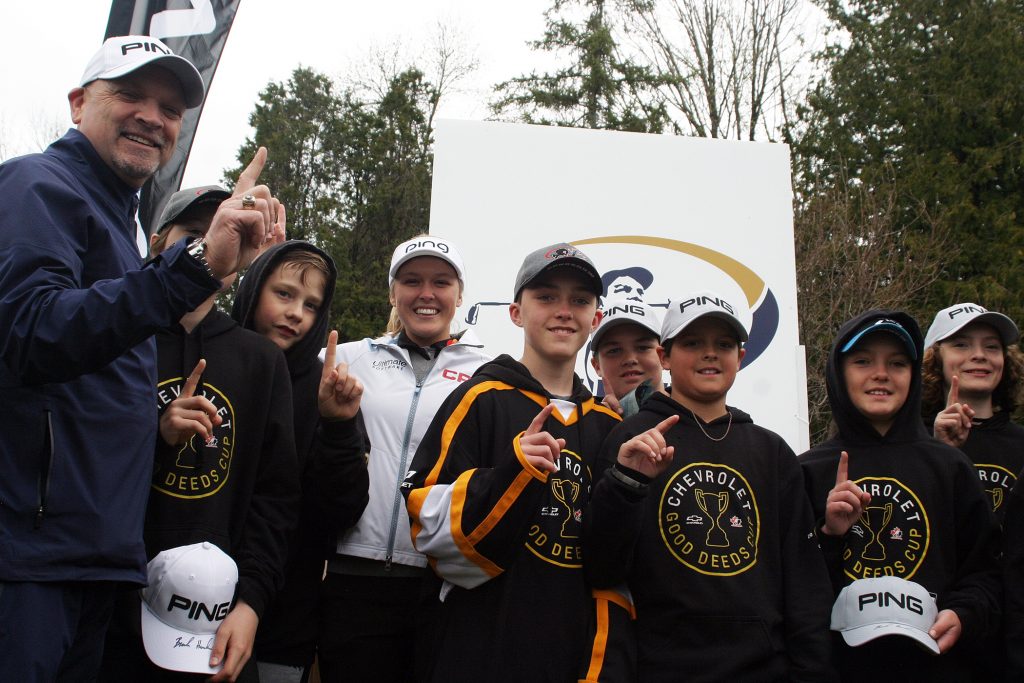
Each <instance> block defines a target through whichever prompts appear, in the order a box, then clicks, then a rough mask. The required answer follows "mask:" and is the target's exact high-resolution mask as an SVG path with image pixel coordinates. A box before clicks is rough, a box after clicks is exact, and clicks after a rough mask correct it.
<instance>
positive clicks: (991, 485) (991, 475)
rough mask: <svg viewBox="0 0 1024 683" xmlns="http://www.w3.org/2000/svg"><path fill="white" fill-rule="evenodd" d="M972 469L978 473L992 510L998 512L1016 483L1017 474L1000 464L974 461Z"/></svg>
mask: <svg viewBox="0 0 1024 683" xmlns="http://www.w3.org/2000/svg"><path fill="white" fill-rule="evenodd" d="M974 471H975V472H977V473H978V479H979V480H980V481H981V488H983V489H985V495H986V497H987V498H988V500H989V502H990V503H992V512H999V510H1000V508H1002V507H1003V503H1004V502H1005V501H1006V500H1007V498H1006V497H1007V496H1008V495H1010V491H1011V490H1012V489H1013V487H1014V485H1015V484H1016V483H1017V475H1016V474H1014V473H1013V472H1011V471H1010V470H1008V469H1006V468H1005V467H1003V466H1002V465H983V464H981V463H975V465H974Z"/></svg>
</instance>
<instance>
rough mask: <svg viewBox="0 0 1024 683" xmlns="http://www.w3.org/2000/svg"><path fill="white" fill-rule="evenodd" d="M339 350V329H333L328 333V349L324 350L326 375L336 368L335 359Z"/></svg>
mask: <svg viewBox="0 0 1024 683" xmlns="http://www.w3.org/2000/svg"><path fill="white" fill-rule="evenodd" d="M337 351H338V331H337V330H331V333H330V334H329V335H327V349H326V350H325V351H324V376H326V375H328V374H329V373H330V372H331V371H332V370H334V359H335V356H336V355H337Z"/></svg>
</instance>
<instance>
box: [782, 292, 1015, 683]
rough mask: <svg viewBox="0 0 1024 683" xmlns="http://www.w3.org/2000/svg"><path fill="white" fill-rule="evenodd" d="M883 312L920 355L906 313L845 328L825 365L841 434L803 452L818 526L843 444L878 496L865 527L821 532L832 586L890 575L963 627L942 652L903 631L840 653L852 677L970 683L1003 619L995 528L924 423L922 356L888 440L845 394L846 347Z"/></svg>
mask: <svg viewBox="0 0 1024 683" xmlns="http://www.w3.org/2000/svg"><path fill="white" fill-rule="evenodd" d="M881 318H887V319H890V320H894V321H896V322H898V323H899V324H900V325H902V326H903V328H904V329H906V330H907V331H908V332H909V333H910V335H911V337H913V340H914V343H915V346H916V349H917V357H918V359H920V358H921V356H922V352H923V348H922V346H923V344H922V337H921V330H920V328H919V327H918V326H917V323H916V322H915V321H914V319H913V318H912V317H910V316H909V315H907V314H905V313H902V312H899V311H886V310H873V311H868V312H867V313H864V314H862V315H860V316H858V317H856V318H854V319H852V320H850V321H848V322H847V323H846V324H845V325H843V327H842V328H841V329H840V330H839V334H838V335H837V336H836V339H835V341H834V342H833V345H832V350H831V351H830V353H829V357H828V366H827V367H826V371H825V372H826V375H825V379H826V386H827V388H828V397H829V404H830V405H831V408H832V417H833V419H834V420H835V423H836V425H837V427H838V430H839V433H838V435H837V436H836V437H835V438H832V439H830V440H828V441H826V442H825V443H823V444H821V445H819V446H817V447H815V448H813V449H811V450H810V451H808V452H807V453H805V454H803V455H802V456H800V464H801V465H802V466H803V468H804V475H805V478H806V482H807V492H808V495H809V496H810V499H811V505H812V506H813V508H814V512H815V516H816V517H817V518H818V522H819V528H820V524H821V522H822V521H823V520H824V517H825V502H826V500H827V499H828V494H829V491H831V490H832V488H833V487H834V486H835V480H836V468H837V466H838V463H839V454H840V452H841V451H844V450H845V451H846V452H847V453H849V477H850V480H852V481H855V482H857V484H858V485H860V487H861V488H863V489H865V490H866V491H867V492H868V493H870V494H871V495H872V498H871V502H870V503H869V506H868V509H869V510H871V516H870V517H869V518H868V519H869V520H870V525H869V524H868V523H865V522H863V521H862V522H858V523H857V524H854V525H853V527H851V529H850V531H849V532H848V533H847V534H846V535H845V536H844V537H842V538H833V537H829V536H826V535H824V534H820V541H821V544H822V549H823V550H824V551H825V557H826V563H827V564H828V565H829V570H830V574H831V576H832V582H833V591H834V593H835V594H836V595H838V593H839V591H840V590H841V589H842V588H843V586H845V585H847V584H849V583H850V582H852V581H853V580H855V579H860V578H870V577H874V576H883V575H895V576H898V577H900V578H904V579H908V580H911V581H914V582H916V583H919V584H921V585H922V586H924V587H925V588H926V589H927V590H928V591H929V592H930V593H932V594H934V595H936V601H937V604H938V608H939V610H943V609H952V610H953V611H954V612H956V614H957V616H958V617H959V618H960V623H961V626H962V629H963V630H962V635H961V637H960V642H958V643H957V644H956V645H954V647H953V648H952V649H951V650H950V651H948V652H947V653H946V654H944V655H942V656H939V657H935V656H934V655H931V654H929V653H927V652H926V651H925V650H924V649H923V648H921V647H920V646H918V645H917V644H916V643H915V642H914V641H912V640H910V639H909V638H901V637H899V636H887V637H883V638H879V639H877V640H874V641H871V642H869V643H867V644H865V645H862V646H859V647H856V648H852V647H849V646H847V645H846V644H845V642H844V641H842V639H841V638H839V637H838V634H837V635H836V636H835V637H834V638H833V642H834V643H835V646H834V653H835V655H836V657H837V660H838V668H839V670H840V672H841V673H842V674H843V676H844V678H846V679H848V680H862V679H863V678H864V677H865V676H867V677H869V678H870V679H871V680H889V678H888V677H895V679H898V680H906V679H907V675H908V673H907V672H908V671H912V672H913V676H914V677H916V678H918V679H920V680H930V681H940V680H941V681H946V680H954V681H962V680H970V658H969V657H968V656H966V655H967V654H968V652H969V647H967V646H968V644H969V643H970V642H971V641H972V640H976V639H978V638H982V637H986V636H988V635H990V634H991V633H992V632H993V630H994V628H995V627H996V625H997V624H998V620H999V614H1000V597H1001V596H1000V577H999V572H998V565H997V553H998V547H999V531H998V526H997V524H996V521H995V518H994V516H993V515H992V512H991V510H990V507H991V506H990V505H989V502H988V501H987V500H986V499H985V496H984V493H983V492H982V489H981V487H980V486H979V485H978V477H977V475H976V474H975V472H974V467H973V466H972V465H971V463H970V461H969V460H968V459H967V457H966V456H965V455H964V454H963V453H962V452H960V451H959V450H957V449H955V448H952V447H950V446H947V445H945V444H942V443H939V442H938V441H936V440H935V439H933V438H931V437H930V436H929V435H928V433H927V431H926V430H925V427H924V425H923V423H922V422H921V418H920V414H921V363H920V361H919V360H918V361H916V362H914V363H913V364H912V369H913V372H912V379H911V384H910V389H909V393H908V396H907V400H906V402H905V403H904V404H903V406H902V408H901V409H900V410H899V412H898V413H897V414H896V416H895V418H894V422H893V425H892V427H890V429H889V431H888V432H887V433H886V434H885V435H884V436H882V435H881V434H879V433H878V431H877V430H876V429H875V428H874V427H873V426H872V424H871V423H870V422H869V421H868V419H867V418H866V417H865V416H864V415H863V414H861V412H860V411H859V410H857V408H856V407H855V406H854V404H853V402H852V400H851V399H850V396H849V394H848V392H847V389H846V383H845V381H844V378H843V370H842V356H843V354H841V353H840V352H839V349H840V348H842V346H843V345H844V344H845V343H846V342H847V340H849V339H850V338H851V337H852V336H853V335H854V334H855V333H856V332H857V331H858V330H860V329H861V328H862V327H864V326H865V325H866V324H867V323H869V322H871V321H874V320H878V319H881ZM861 519H862V520H864V519H865V518H864V517H863V516H862V518H861ZM866 672H870V673H866Z"/></svg>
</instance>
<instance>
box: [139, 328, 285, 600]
mask: <svg viewBox="0 0 1024 683" xmlns="http://www.w3.org/2000/svg"><path fill="white" fill-rule="evenodd" d="M156 345H157V407H158V409H159V410H160V414H161V415H162V414H163V412H164V411H165V410H166V409H167V407H168V406H169V405H170V404H171V402H172V401H173V400H174V399H175V398H177V397H178V395H179V394H180V392H181V389H182V386H183V385H184V383H185V380H186V379H187V378H188V376H189V374H191V372H192V370H193V368H195V366H196V363H197V362H198V361H199V359H200V358H205V359H206V370H205V371H204V372H203V375H202V377H201V378H200V381H199V386H198V388H197V389H196V395H197V396H198V395H203V396H205V397H206V398H207V399H208V400H210V401H211V402H212V403H213V405H214V407H216V408H217V409H218V414H219V415H220V416H221V418H222V422H221V424H220V425H218V426H216V427H214V430H213V438H214V440H213V441H212V442H211V443H210V444H203V442H202V439H201V438H200V437H198V436H193V437H192V438H191V439H190V440H189V442H188V443H187V444H185V445H184V446H172V445H169V444H167V443H166V442H164V440H163V439H160V438H158V439H157V445H156V462H155V466H154V470H153V485H152V489H151V490H150V495H149V504H148V506H147V507H146V524H145V531H144V537H145V541H146V554H147V556H148V557H149V558H150V559H152V558H153V557H154V556H155V555H156V554H157V553H159V552H160V551H162V550H167V549H168V548H174V547H177V546H181V545H188V544H191V543H198V542H200V541H210V542H212V543H214V544H215V545H217V546H218V547H219V548H220V549H221V550H223V551H224V552H226V553H227V554H229V555H230V556H231V557H232V558H233V559H234V560H235V562H236V563H237V565H238V597H239V599H240V600H244V601H245V602H246V603H248V604H249V606H250V607H252V608H253V610H255V612H256V614H257V615H261V616H262V614H263V612H264V610H265V609H266V607H267V605H268V604H269V603H270V601H271V599H272V598H273V596H274V594H275V593H276V592H277V590H278V589H280V587H281V584H282V583H283V581H284V563H285V556H286V553H287V539H288V537H289V536H290V534H291V533H292V531H293V530H294V528H295V524H296V521H297V519H298V497H299V480H298V473H297V470H296V466H295V439H294V434H293V428H292V413H291V383H290V382H289V381H288V368H287V366H286V365H285V361H284V356H283V355H282V354H281V351H280V349H278V348H277V347H276V346H275V345H274V344H273V342H271V341H270V340H268V339H265V338H263V337H261V336H260V335H258V334H256V333H254V332H250V331H249V330H243V329H242V328H241V327H239V326H238V325H237V324H236V323H235V321H234V320H232V319H231V318H230V317H228V316H227V315H225V314H224V313H221V312H220V311H218V310H216V309H213V310H211V311H210V312H209V313H208V314H207V316H206V317H205V318H203V320H202V322H200V323H199V324H198V325H196V327H195V328H194V329H193V330H192V332H191V333H186V332H185V330H184V328H182V327H181V326H180V325H178V326H177V329H176V330H172V331H167V332H161V333H159V334H157V335H156Z"/></svg>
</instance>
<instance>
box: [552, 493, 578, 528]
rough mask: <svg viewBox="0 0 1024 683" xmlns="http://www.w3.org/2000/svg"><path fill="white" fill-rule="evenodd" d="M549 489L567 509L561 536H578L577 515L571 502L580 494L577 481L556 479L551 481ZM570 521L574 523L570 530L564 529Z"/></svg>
mask: <svg viewBox="0 0 1024 683" xmlns="http://www.w3.org/2000/svg"><path fill="white" fill-rule="evenodd" d="M566 489H568V491H567V490H566ZM551 491H552V493H554V494H555V498H557V499H558V502H559V503H561V504H562V505H564V506H565V507H566V509H567V510H568V511H569V516H568V517H567V518H566V520H565V521H564V522H562V538H579V535H580V534H579V517H578V516H577V515H576V514H575V512H574V510H573V503H575V502H576V499H577V498H579V496H580V485H579V482H575V481H567V480H565V479H556V480H555V481H553V482H551ZM570 522H572V523H574V525H573V528H572V529H571V530H569V529H566V527H567V526H569V523H570Z"/></svg>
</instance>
